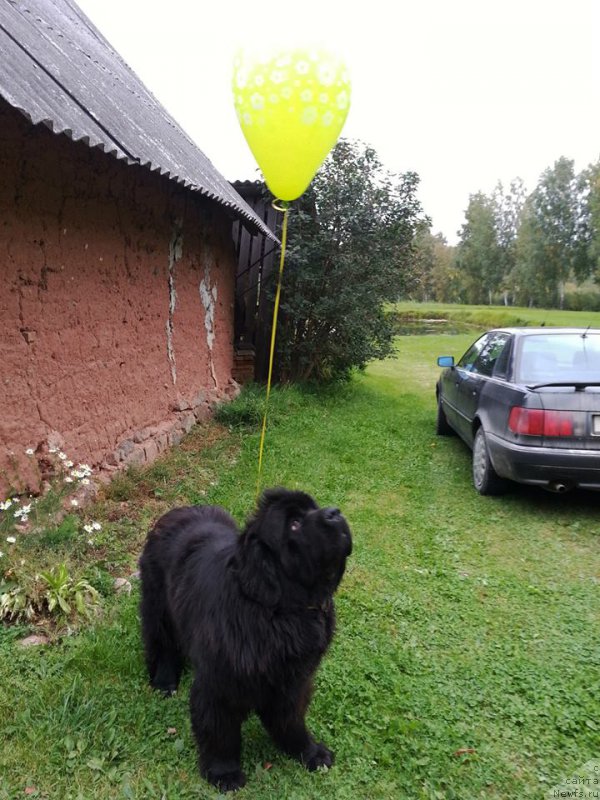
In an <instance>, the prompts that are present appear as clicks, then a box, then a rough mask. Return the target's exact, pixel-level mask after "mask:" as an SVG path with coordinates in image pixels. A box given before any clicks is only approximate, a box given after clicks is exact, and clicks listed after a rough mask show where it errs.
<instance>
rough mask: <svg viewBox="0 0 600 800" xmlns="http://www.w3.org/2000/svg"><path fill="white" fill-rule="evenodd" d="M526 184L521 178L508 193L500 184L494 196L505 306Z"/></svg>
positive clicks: (509, 287)
mask: <svg viewBox="0 0 600 800" xmlns="http://www.w3.org/2000/svg"><path fill="white" fill-rule="evenodd" d="M525 199H526V191H525V184H524V183H523V181H522V180H521V178H515V179H514V180H513V181H511V184H510V187H509V189H508V191H505V189H504V187H503V185H502V183H500V182H499V183H498V184H497V186H496V189H495V190H494V194H493V203H494V212H495V217H496V225H495V226H496V242H497V244H498V247H499V249H500V253H499V258H500V268H499V272H500V273H501V275H502V286H501V288H502V290H503V293H504V304H505V305H507V304H508V295H509V292H510V289H511V281H510V275H511V273H512V272H513V270H514V269H515V266H516V263H517V235H518V233H519V228H520V226H521V219H522V215H523V208H524V206H525Z"/></svg>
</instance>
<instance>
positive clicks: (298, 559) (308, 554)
mask: <svg viewBox="0 0 600 800" xmlns="http://www.w3.org/2000/svg"><path fill="white" fill-rule="evenodd" d="M240 544H241V564H240V565H239V566H240V570H239V574H240V579H241V585H242V590H243V591H244V593H245V594H247V595H248V596H250V597H252V599H254V600H257V601H258V602H261V603H262V604H264V605H277V603H278V602H279V601H280V599H281V598H282V595H283V594H284V593H285V594H286V601H287V602H289V603H291V604H294V602H298V603H300V604H301V603H303V602H306V603H308V602H313V601H314V602H319V601H322V600H323V599H325V598H326V597H330V596H331V595H332V594H333V592H334V591H335V589H336V588H337V586H338V584H339V582H340V581H341V579H342V575H343V574H344V570H345V567H346V559H347V557H348V556H349V555H350V553H351V552H352V537H351V534H350V528H349V526H348V523H347V522H346V520H345V519H344V517H343V516H342V515H341V513H340V511H339V509H337V508H333V507H327V508H320V507H319V506H318V505H317V503H316V502H315V501H314V500H313V498H312V497H310V496H309V495H308V494H305V493H304V492H296V491H290V490H288V489H269V490H267V491H266V492H264V494H263V495H262V497H261V499H260V501H259V503H258V508H257V511H256V513H255V514H254V516H253V517H252V518H251V519H250V520H249V522H248V524H247V526H246V529H245V531H244V533H243V534H242V541H241V543H240ZM290 595H291V596H290Z"/></svg>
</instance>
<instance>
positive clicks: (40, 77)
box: [0, 0, 275, 238]
mask: <svg viewBox="0 0 600 800" xmlns="http://www.w3.org/2000/svg"><path fill="white" fill-rule="evenodd" d="M0 53H1V57H0V95H1V96H2V97H4V99H5V100H6V101H7V102H8V103H10V105H12V106H13V107H14V108H17V109H19V111H21V112H22V113H23V114H24V115H25V116H26V117H27V119H29V120H30V121H31V122H32V123H34V124H38V123H43V124H44V125H46V126H47V127H48V128H50V130H52V131H53V132H54V133H57V134H59V133H63V134H66V135H67V136H69V137H70V138H71V139H73V141H81V142H84V143H85V144H87V145H89V147H97V148H99V149H100V150H102V151H104V152H105V153H109V154H110V155H112V156H114V157H115V158H118V159H121V160H124V161H126V162H127V163H128V164H139V165H141V166H142V167H146V168H147V169H149V170H152V171H154V172H158V173H160V175H163V176H164V177H166V178H168V179H169V180H172V181H175V182H176V183H178V184H181V185H182V186H184V187H186V188H187V189H189V190H191V191H194V192H200V193H201V194H203V195H206V196H207V197H210V198H212V199H213V200H216V201H217V202H219V203H221V204H222V205H224V206H226V207H228V208H230V209H232V211H233V212H234V214H235V215H236V216H242V217H244V218H245V219H246V220H248V221H249V222H250V223H251V224H252V225H253V226H256V227H258V228H259V229H260V230H262V231H263V232H264V233H266V234H267V235H268V236H269V237H271V238H275V236H274V234H273V232H272V231H271V230H269V228H268V227H267V226H266V225H265V224H264V222H262V220H261V219H260V218H259V217H257V216H256V214H255V213H254V212H253V211H252V209H251V208H250V207H249V206H248V205H247V204H246V202H245V201H244V200H243V199H242V198H241V197H240V195H239V194H238V193H237V192H236V191H235V190H234V189H233V187H232V186H231V184H230V183H229V182H228V181H227V180H226V179H225V178H224V177H223V176H222V175H221V174H220V173H219V172H218V171H217V170H216V169H215V167H214V166H213V165H212V164H211V162H210V161H209V159H208V158H207V157H206V156H205V155H204V153H203V152H202V151H201V150H200V149H199V148H198V147H197V146H196V145H195V144H194V142H193V141H192V140H191V139H190V138H189V137H188V136H187V134H186V133H185V132H184V131H183V130H182V129H181V128H180V127H179V125H178V124H177V123H176V122H175V120H174V119H173V118H172V117H171V116H170V115H169V114H168V113H167V111H166V110H165V109H164V108H163V107H162V105H161V104H160V103H159V102H158V100H156V98H155V97H153V95H152V94H151V93H150V92H149V91H148V89H146V87H145V86H144V84H143V83H142V82H141V80H140V79H139V78H138V77H137V75H136V74H135V73H134V72H133V70H131V69H130V68H129V67H128V66H127V64H126V63H125V62H124V61H123V59H122V58H121V57H120V56H119V54H118V53H117V52H116V51H115V50H114V49H113V48H112V47H111V45H110V44H109V42H108V41H107V40H106V39H105V38H104V37H103V36H102V34H101V33H100V31H98V29H97V28H96V27H94V25H93V24H92V22H91V21H90V20H89V19H88V18H87V17H86V16H85V14H84V13H83V12H82V11H81V9H80V8H79V7H78V6H77V5H75V3H74V2H71V0H25V1H24V2H21V0H0Z"/></svg>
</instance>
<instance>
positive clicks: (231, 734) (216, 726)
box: [190, 675, 246, 792]
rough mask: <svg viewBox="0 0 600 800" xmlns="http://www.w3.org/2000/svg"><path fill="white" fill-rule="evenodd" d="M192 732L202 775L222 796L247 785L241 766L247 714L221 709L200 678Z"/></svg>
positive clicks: (195, 687) (192, 709)
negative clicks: (243, 723)
mask: <svg viewBox="0 0 600 800" xmlns="http://www.w3.org/2000/svg"><path fill="white" fill-rule="evenodd" d="M190 713H191V717H192V730H193V731H194V736H195V737H196V743H197V745H198V752H199V757H200V759H199V760H200V772H201V773H202V775H203V776H204V777H205V778H206V780H207V781H209V782H210V783H212V784H214V786H216V787H217V788H218V789H219V791H221V792H234V791H236V790H237V789H241V788H242V786H244V785H245V783H246V776H245V775H244V773H243V772H242V769H241V766H240V758H241V749H242V734H241V727H242V722H243V721H244V718H245V716H246V715H245V714H244V713H243V712H240V711H239V710H236V709H233V708H231V707H230V706H228V705H227V700H226V699H223V702H222V703H219V704H218V705H217V704H216V703H215V697H214V695H213V693H212V691H211V687H210V686H206V685H204V682H203V681H202V679H201V678H200V677H199V676H198V675H196V677H195V679H194V683H193V684H192V689H191V692H190Z"/></svg>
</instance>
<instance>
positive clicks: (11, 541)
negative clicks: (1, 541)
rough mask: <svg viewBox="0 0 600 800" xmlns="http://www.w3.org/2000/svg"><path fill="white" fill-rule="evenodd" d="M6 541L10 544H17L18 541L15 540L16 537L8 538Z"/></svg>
mask: <svg viewBox="0 0 600 800" xmlns="http://www.w3.org/2000/svg"><path fill="white" fill-rule="evenodd" d="M6 541H7V542H8V543H9V544H14V543H15V542H16V541H17V540H16V539H15V537H14V536H7V537H6Z"/></svg>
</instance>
